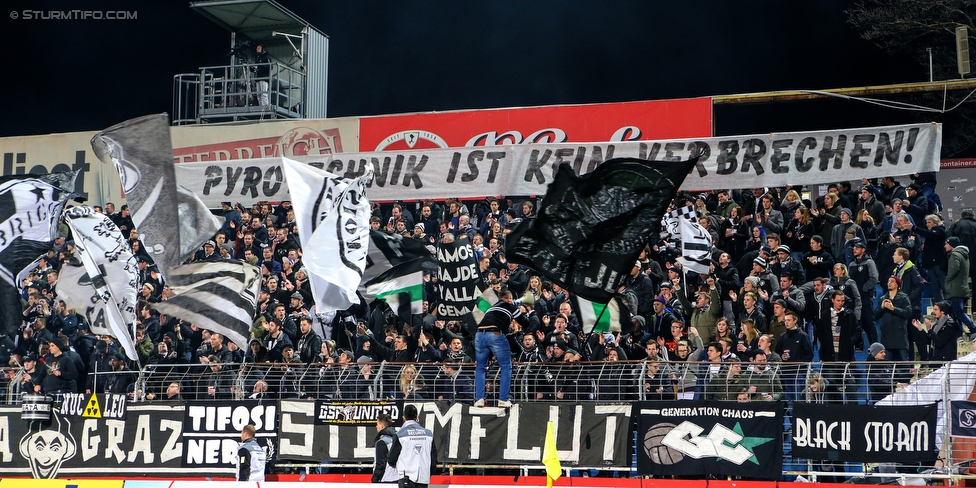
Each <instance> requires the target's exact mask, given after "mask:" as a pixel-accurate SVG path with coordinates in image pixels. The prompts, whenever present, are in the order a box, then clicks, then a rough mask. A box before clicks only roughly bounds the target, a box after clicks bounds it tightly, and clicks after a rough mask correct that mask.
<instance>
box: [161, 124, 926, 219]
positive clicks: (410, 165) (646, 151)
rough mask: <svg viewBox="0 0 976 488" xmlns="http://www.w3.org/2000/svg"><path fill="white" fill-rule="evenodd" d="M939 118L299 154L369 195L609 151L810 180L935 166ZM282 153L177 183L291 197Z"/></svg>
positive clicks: (548, 178) (598, 159)
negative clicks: (655, 137) (361, 180)
mask: <svg viewBox="0 0 976 488" xmlns="http://www.w3.org/2000/svg"><path fill="white" fill-rule="evenodd" d="M941 148H942V126H941V125H940V124H934V123H931V124H914V125H897V126H885V127H870V128H860V129H844V130H831V131H815V132H784V133H773V134H758V135H746V136H729V137H709V138H697V139H675V140H665V141H631V142H609V143H565V144H527V145H508V146H487V147H465V148H449V149H428V150H414V151H384V152H364V153H345V154H334V155H324V156H302V157H295V158H294V159H296V160H299V161H302V162H306V163H312V164H314V165H316V166H319V167H321V168H322V169H325V170H326V171H328V172H330V173H333V174H336V175H339V176H343V177H345V178H354V177H357V176H359V175H361V174H362V173H363V172H364V168H365V167H366V163H367V162H371V163H372V164H373V168H374V177H373V183H372V185H371V187H370V190H369V196H370V199H371V200H374V201H377V200H378V201H384V200H417V199H421V198H446V197H460V198H475V197H481V196H485V195H542V194H544V193H545V192H546V187H547V185H548V184H549V183H550V182H552V178H553V175H554V174H555V171H556V168H557V167H558V166H559V164H560V163H562V162H564V161H565V162H568V163H570V164H572V165H573V167H574V169H575V170H576V172H577V173H578V174H584V173H589V172H590V171H593V169H594V168H596V167H597V166H598V165H599V164H600V163H602V162H603V161H606V160H608V159H611V158H615V157H635V158H641V159H650V160H659V161H684V160H687V159H690V158H691V157H693V156H695V155H697V154H698V153H702V157H701V158H700V159H699V162H698V166H697V168H696V170H695V171H693V172H692V174H691V175H690V176H689V177H688V178H686V179H685V183H684V185H682V187H681V188H682V189H683V190H691V191H701V190H711V189H715V188H753V187H764V186H769V187H772V186H783V185H786V184H788V183H789V184H793V185H800V184H802V185H812V184H819V183H827V182H834V181H849V180H860V179H861V178H875V177H882V176H904V175H908V174H913V173H917V172H924V171H938V170H939V151H940V150H941ZM281 161H282V158H264V159H250V160H233V161H220V162H213V163H183V164H177V165H176V177H177V181H178V182H179V184H181V185H183V186H185V187H187V188H190V189H192V190H193V191H194V193H196V194H197V195H199V196H200V197H201V198H202V199H203V200H204V202H206V203H207V204H208V205H211V206H217V205H219V203H220V202H221V201H232V202H238V201H239V202H241V203H244V204H250V203H253V202H256V201H262V200H264V201H279V200H289V199H290V196H289V194H288V188H287V185H286V184H285V179H284V175H283V174H282V169H281V165H282V162H281Z"/></svg>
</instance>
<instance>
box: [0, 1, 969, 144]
mask: <svg viewBox="0 0 976 488" xmlns="http://www.w3.org/2000/svg"><path fill="white" fill-rule="evenodd" d="M279 3H281V4H282V5H284V6H285V7H286V8H288V9H289V10H291V11H292V12H294V13H295V14H297V15H298V16H300V17H302V18H304V19H305V20H307V21H309V22H310V23H311V24H312V25H314V26H316V27H318V28H319V29H320V30H321V31H323V32H324V33H326V34H327V35H328V36H329V37H330V61H331V62H330V68H329V69H330V88H329V116H330V117H341V116H360V115H377V114H392V113H405V112H424V111H436V110H454V109H479V108H497V107H511V106H532V105H549V104H573V103H595V102H620V101H636V100H654V99H668V98H685V97H699V96H708V95H720V94H736V93H750V92H761V91H770V90H789V89H825V88H840V87H852V86H863V85H878V84H890V83H903V82H918V81H927V80H928V68H927V66H924V65H921V64H919V63H918V62H916V60H914V59H908V58H907V57H897V56H891V55H888V54H886V53H884V52H882V51H881V50H880V49H878V48H877V47H875V46H873V45H872V44H870V43H868V42H867V41H864V40H861V39H860V38H859V37H858V33H857V32H856V31H855V30H854V28H853V27H852V26H850V25H849V24H848V23H847V15H846V14H845V13H844V11H845V10H846V9H849V8H851V6H853V4H854V2H853V1H844V0H818V1H816V2H792V1H783V0H752V1H748V2H728V1H713V0H703V1H688V2H673V1H668V2H655V1H646V0H633V1H628V0H604V1H571V0H562V1H555V0H545V1H533V2H525V1H493V2H443V1H423V0H416V1H352V2H348V1H347V2H331V1H314V2H313V1H298V0H279ZM28 8H29V9H34V10H48V9H50V10H68V9H82V10H129V11H133V10H134V11H137V12H138V20H131V21H96V20H23V19H17V20H14V19H11V18H10V16H9V15H8V14H9V11H19V10H22V9H28ZM0 38H2V40H3V41H4V50H3V56H2V58H0V59H3V61H4V65H5V66H6V67H7V69H6V70H4V74H3V78H2V79H3V81H2V82H0V88H2V92H3V100H4V102H5V103H4V104H3V107H4V108H3V113H4V116H3V117H2V118H0V136H12V135H26V134H43V133H51V132H69V131H81V130H97V129H102V128H105V127H108V126H110V125H112V124H115V123H117V122H120V121H122V120H125V119H129V118H132V117H137V116H140V115H145V114H149V113H158V112H169V111H171V107H172V93H173V76H174V75H175V74H177V73H189V72H194V71H196V70H197V68H198V67H201V66H209V65H219V64H226V63H227V61H228V59H227V57H226V56H225V55H226V53H227V51H228V50H229V48H230V45H229V44H230V34H229V32H227V31H225V30H223V29H222V28H221V27H219V26H217V25H216V24H214V23H212V22H210V21H209V20H207V19H206V18H204V17H203V16H202V15H200V14H198V13H197V12H195V11H193V10H191V9H190V8H189V2H185V1H170V0H166V1H152V2H149V1H118V0H75V1H70V2H69V1H43V2H39V1H24V0H14V1H11V2H6V3H5V4H4V6H3V7H2V10H0ZM945 42H946V43H947V44H952V43H954V39H953V37H952V36H951V35H948V34H947V35H946V39H945ZM935 63H936V64H942V65H950V66H954V65H955V58H954V57H952V58H951V59H936V60H935ZM714 115H715V132H716V135H729V134H748V133H759V132H772V131H784V130H815V129H835V128H849V127H859V126H871V125H885V124H896V123H907V122H917V121H922V120H927V119H925V118H924V117H923V115H922V114H919V113H915V112H907V111H896V110H892V109H883V108H875V107H872V106H869V105H866V104H864V103H860V102H855V101H842V100H831V101H807V102H789V103H775V104H763V105H743V106H735V107H730V106H724V107H717V108H716V110H715V114H714ZM947 123H948V122H947Z"/></svg>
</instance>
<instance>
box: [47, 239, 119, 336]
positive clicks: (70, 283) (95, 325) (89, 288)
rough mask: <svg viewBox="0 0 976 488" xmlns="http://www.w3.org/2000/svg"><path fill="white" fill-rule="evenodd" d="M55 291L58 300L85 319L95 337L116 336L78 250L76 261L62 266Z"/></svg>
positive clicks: (75, 256) (103, 303)
mask: <svg viewBox="0 0 976 488" xmlns="http://www.w3.org/2000/svg"><path fill="white" fill-rule="evenodd" d="M55 289H56V290H57V293H58V298H60V299H62V300H64V303H65V305H67V308H68V309H69V310H72V309H74V310H76V311H77V312H78V313H79V314H81V315H82V316H84V317H85V321H86V322H87V323H88V327H89V330H90V331H91V333H92V334H93V335H100V336H101V335H110V336H115V334H114V333H112V332H111V331H110V330H109V328H108V324H107V323H106V321H105V302H103V301H102V299H101V297H100V296H99V294H98V291H96V290H95V287H94V285H93V284H92V279H91V276H88V270H86V269H85V264H84V263H82V262H81V256H80V255H79V254H78V250H77V249H75V254H74V259H72V260H71V261H69V262H67V263H64V264H62V265H61V272H60V273H59V274H58V283H57V285H55Z"/></svg>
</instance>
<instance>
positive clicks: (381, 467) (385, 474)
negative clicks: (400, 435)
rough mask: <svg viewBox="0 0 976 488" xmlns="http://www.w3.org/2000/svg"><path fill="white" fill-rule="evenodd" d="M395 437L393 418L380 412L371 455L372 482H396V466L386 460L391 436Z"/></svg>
mask: <svg viewBox="0 0 976 488" xmlns="http://www.w3.org/2000/svg"><path fill="white" fill-rule="evenodd" d="M394 437H396V427H393V418H392V417H390V416H389V415H388V414H385V413H381V414H380V415H379V417H377V418H376V440H375V447H374V452H375V454H374V456H373V479H372V481H373V483H396V482H397V481H398V480H399V476H398V475H397V471H396V468H394V467H393V466H390V463H389V462H388V461H387V458H388V456H389V455H390V448H391V447H393V438H394Z"/></svg>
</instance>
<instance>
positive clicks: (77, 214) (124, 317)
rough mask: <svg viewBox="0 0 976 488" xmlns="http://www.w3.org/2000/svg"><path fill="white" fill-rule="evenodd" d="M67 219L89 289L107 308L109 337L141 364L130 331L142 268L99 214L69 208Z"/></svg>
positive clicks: (68, 283) (68, 284)
mask: <svg viewBox="0 0 976 488" xmlns="http://www.w3.org/2000/svg"><path fill="white" fill-rule="evenodd" d="M65 217H66V219H65V220H66V221H67V223H68V227H70V228H71V233H72V234H73V235H74V238H75V249H76V251H77V253H78V257H79V258H81V262H82V263H83V264H84V267H85V271H86V273H87V274H88V277H89V278H90V282H89V283H90V286H91V287H92V288H93V289H94V295H96V296H97V297H98V299H99V300H101V302H102V305H103V307H104V309H103V310H104V319H105V325H106V328H107V329H108V331H109V332H108V334H109V335H111V336H113V337H115V338H116V339H117V340H118V341H119V344H120V345H121V346H122V349H123V350H124V351H125V355H126V356H128V357H129V359H131V360H133V361H136V362H139V354H138V353H137V352H136V347H135V344H134V343H133V338H134V337H135V331H134V330H130V328H134V327H135V323H136V304H137V303H138V302H137V300H138V299H137V297H136V293H137V291H136V287H137V286H138V283H139V268H138V266H137V265H136V258H135V256H133V254H132V250H131V249H129V245H128V241H127V240H126V238H125V237H123V236H122V231H120V230H119V228H118V227H116V225H115V224H114V223H113V222H112V220H111V219H110V218H108V216H107V215H105V214H101V213H96V212H95V211H94V210H93V209H92V208H91V207H88V206H85V207H74V208H70V209H68V211H66V212H65ZM59 286H64V287H70V286H79V287H83V286H84V285H83V284H82V283H81V280H79V281H76V282H74V283H71V282H70V281H65V282H64V284H63V285H62V284H61V283H59ZM59 291H60V290H59Z"/></svg>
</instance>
